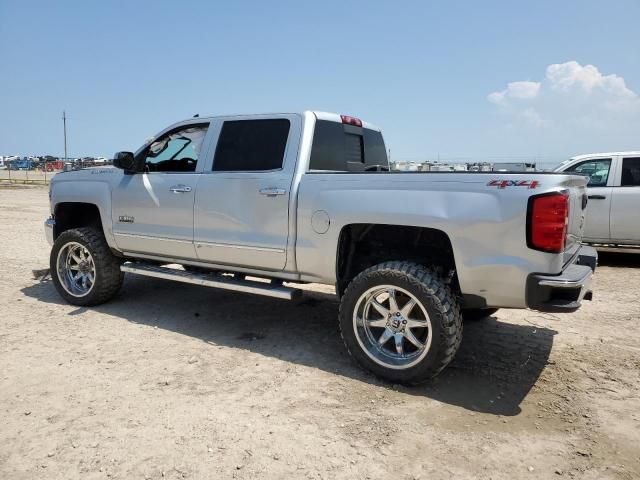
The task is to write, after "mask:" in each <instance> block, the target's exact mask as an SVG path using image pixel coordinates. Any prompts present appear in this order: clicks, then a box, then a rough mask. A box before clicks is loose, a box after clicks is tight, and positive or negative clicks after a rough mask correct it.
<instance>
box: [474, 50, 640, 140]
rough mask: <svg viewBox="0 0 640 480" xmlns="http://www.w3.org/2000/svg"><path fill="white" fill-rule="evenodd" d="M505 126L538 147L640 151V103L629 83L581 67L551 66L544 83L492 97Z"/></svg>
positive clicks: (515, 85)
mask: <svg viewBox="0 0 640 480" xmlns="http://www.w3.org/2000/svg"><path fill="white" fill-rule="evenodd" d="M487 100H488V101H489V102H491V103H492V104H493V105H494V106H495V107H496V108H497V110H498V112H500V114H501V115H502V116H501V117H500V118H502V119H503V121H504V126H506V127H508V128H509V130H510V132H512V133H518V132H519V133H521V134H522V137H525V136H528V137H529V138H531V137H532V136H534V135H535V138H536V141H537V143H538V144H540V143H544V142H551V141H552V140H553V141H555V143H556V144H558V143H562V144H563V145H567V146H568V145H572V144H574V145H577V146H576V147H568V148H576V149H577V150H578V151H588V149H589V147H588V145H594V148H595V147H598V148H605V147H610V148H611V149H619V148H623V147H624V146H625V145H629V146H632V147H633V148H638V147H639V146H640V145H638V144H639V143H640V138H639V137H638V132H640V97H639V96H638V94H637V93H636V92H634V91H633V90H631V89H630V88H629V87H627V85H626V83H625V80H624V78H622V77H621V76H618V75H616V74H608V75H604V74H602V73H601V72H600V71H599V70H598V68H597V67H595V66H594V65H584V66H583V65H580V64H579V63H578V62H576V61H570V62H566V63H559V64H553V65H549V66H548V67H547V69H546V72H545V76H544V78H543V79H542V80H541V81H540V82H535V81H518V82H511V83H508V84H507V87H506V88H505V89H503V90H497V91H495V92H493V93H491V94H489V95H488V96H487Z"/></svg>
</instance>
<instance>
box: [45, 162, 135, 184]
mask: <svg viewBox="0 0 640 480" xmlns="http://www.w3.org/2000/svg"><path fill="white" fill-rule="evenodd" d="M122 175H124V172H123V171H122V170H120V169H119V168H115V167H113V166H110V165H109V166H105V167H89V168H82V169H80V170H71V171H69V172H59V173H57V174H56V175H54V176H53V178H52V179H51V183H57V182H75V181H83V182H86V181H102V182H104V181H108V182H110V181H114V180H116V179H118V178H121V177H122Z"/></svg>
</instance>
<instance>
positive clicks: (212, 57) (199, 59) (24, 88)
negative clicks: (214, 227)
mask: <svg viewBox="0 0 640 480" xmlns="http://www.w3.org/2000/svg"><path fill="white" fill-rule="evenodd" d="M639 19H640V1H637V0H612V1H610V2H601V1H587V0H581V1H578V0H575V1H570V0H566V1H562V2H558V1H538V2H526V3H525V2H513V1H503V2H497V1H485V2H472V1H467V2H462V1H446V2H445V1H439V2H435V1H433V2H427V1H424V2H401V1H397V2H390V1H389V2H376V1H367V2H364V1H363V2H360V1H328V0H323V1H322V2H313V3H312V2H300V1H297V2H295V1H291V2H287V1H272V2H267V1H262V2H258V1H256V2H250V1H236V2H219V3H216V2H210V1H190V2H175V1H171V2H168V1H167V2H165V1H154V2H151V1H148V2H145V1H129V2H125V1H122V2H120V1H103V2H97V1H96V2H93V1H64V0H61V1H59V2H32V1H28V0H20V1H14V0H0V60H1V62H0V65H1V66H2V68H1V70H0V71H1V72H2V74H0V112H1V115H0V155H1V154H46V153H51V154H61V153H62V151H63V141H62V121H61V115H62V110H63V109H66V111H67V113H68V116H69V122H68V131H69V154H70V156H82V155H105V156H111V155H112V154H113V152H115V151H116V150H135V149H136V148H137V147H138V146H139V145H140V144H141V143H142V142H143V141H144V140H145V138H147V137H149V136H151V135H153V134H154V133H155V132H157V131H158V130H160V129H161V128H163V127H164V126H166V125H168V124H170V123H173V122H174V121H176V120H180V119H183V118H187V117H190V116H192V115H193V114H194V113H200V114H201V115H205V114H225V113H251V112H265V111H299V110H304V109H318V110H327V111H335V112H338V113H345V114H351V115H354V116H358V117H361V118H363V119H366V120H369V121H371V122H373V123H375V124H377V125H379V126H381V127H382V128H383V131H384V133H385V139H386V141H387V144H388V147H389V148H391V151H392V157H393V158H394V159H397V160H398V159H408V160H421V159H427V158H434V156H436V155H438V154H439V155H441V158H445V159H446V158H461V159H473V160H475V159H478V160H481V159H483V158H488V159H492V158H503V157H504V158H511V157H513V158H522V157H529V156H537V157H538V158H540V159H541V160H542V161H554V160H555V159H558V160H560V159H562V158H564V157H566V156H568V155H572V154H577V153H585V152H591V151H603V150H621V149H640V100H639V97H638V93H639V92H640V36H639V35H638V20H639ZM554 65H555V66H556V67H550V66H554ZM589 66H592V67H589ZM550 69H551V70H550ZM517 82H521V83H517ZM509 84H512V85H511V86H509Z"/></svg>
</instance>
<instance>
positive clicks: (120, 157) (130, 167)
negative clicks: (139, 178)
mask: <svg viewBox="0 0 640 480" xmlns="http://www.w3.org/2000/svg"><path fill="white" fill-rule="evenodd" d="M113 166H114V167H116V168H121V169H122V170H124V171H125V172H135V171H136V170H137V169H136V160H135V157H134V156H133V153H131V152H118V153H116V154H115V156H114V158H113Z"/></svg>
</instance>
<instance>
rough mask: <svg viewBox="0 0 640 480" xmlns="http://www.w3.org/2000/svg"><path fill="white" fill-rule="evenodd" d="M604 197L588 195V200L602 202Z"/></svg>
mask: <svg viewBox="0 0 640 480" xmlns="http://www.w3.org/2000/svg"><path fill="white" fill-rule="evenodd" d="M605 198H607V197H605V196H604V195H589V200H604V199H605Z"/></svg>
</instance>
